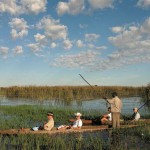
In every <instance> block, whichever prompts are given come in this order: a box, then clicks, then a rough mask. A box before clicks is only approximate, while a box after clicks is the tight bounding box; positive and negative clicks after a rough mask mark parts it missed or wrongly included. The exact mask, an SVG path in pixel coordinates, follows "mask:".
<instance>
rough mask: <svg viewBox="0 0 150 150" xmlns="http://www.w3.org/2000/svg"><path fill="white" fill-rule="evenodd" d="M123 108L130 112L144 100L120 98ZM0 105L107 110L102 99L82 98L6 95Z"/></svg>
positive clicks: (146, 109) (126, 112)
mask: <svg viewBox="0 0 150 150" xmlns="http://www.w3.org/2000/svg"><path fill="white" fill-rule="evenodd" d="M122 102H123V109H122V114H132V113H133V112H132V109H133V108H134V107H138V108H139V107H140V106H142V105H143V104H144V103H145V101H142V100H141V98H140V97H129V98H122ZM0 105H1V106H3V105H8V106H17V105H40V106H44V107H49V106H51V107H55V108H69V109H80V110H96V111H97V110H98V111H100V112H102V113H105V112H106V110H107V106H106V101H105V100H103V99H95V100H84V101H76V100H73V101H70V100H68V101H65V100H43V101H42V100H32V99H21V98H18V99H17V98H13V99H9V98H6V97H0ZM149 112H150V110H149V109H148V105H145V106H144V107H143V108H142V109H140V113H141V115H148V114H149Z"/></svg>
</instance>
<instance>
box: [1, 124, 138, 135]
mask: <svg viewBox="0 0 150 150" xmlns="http://www.w3.org/2000/svg"><path fill="white" fill-rule="evenodd" d="M136 126H138V125H122V126H121V127H120V128H133V127H136ZM111 129H112V128H108V126H107V125H101V126H82V128H81V129H67V130H56V129H54V130H52V131H44V130H38V131H32V130H31V129H30V128H27V129H9V130H0V135H18V134H49V135H54V134H69V133H70V134H71V133H84V132H96V131H104V130H111Z"/></svg>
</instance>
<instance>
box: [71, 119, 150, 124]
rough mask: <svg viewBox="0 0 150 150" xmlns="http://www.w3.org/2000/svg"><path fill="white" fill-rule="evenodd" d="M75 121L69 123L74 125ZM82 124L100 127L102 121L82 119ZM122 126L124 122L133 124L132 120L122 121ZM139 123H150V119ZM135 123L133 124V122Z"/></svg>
mask: <svg viewBox="0 0 150 150" xmlns="http://www.w3.org/2000/svg"><path fill="white" fill-rule="evenodd" d="M74 121H75V119H69V122H71V123H73V122H74ZM82 122H83V125H92V124H94V125H96V124H97V125H99V124H100V119H99V120H86V119H82ZM120 122H121V124H123V123H124V122H129V123H130V122H131V121H130V120H128V121H125V120H122V119H121V120H120ZM136 122H137V123H138V122H141V123H142V122H145V123H150V119H140V120H138V121H136ZM132 123H133V122H132Z"/></svg>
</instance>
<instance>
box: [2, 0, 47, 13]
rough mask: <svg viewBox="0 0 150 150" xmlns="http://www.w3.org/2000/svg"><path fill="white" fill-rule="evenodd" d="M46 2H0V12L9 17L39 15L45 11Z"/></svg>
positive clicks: (28, 0) (18, 0) (42, 0)
mask: <svg viewBox="0 0 150 150" xmlns="http://www.w3.org/2000/svg"><path fill="white" fill-rule="evenodd" d="M46 4H47V0H1V2H0V12H1V13H5V12H6V13H10V14H11V15H20V14H29V13H34V14H39V13H40V12H44V11H45V10H46Z"/></svg>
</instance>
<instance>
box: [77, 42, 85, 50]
mask: <svg viewBox="0 0 150 150" xmlns="http://www.w3.org/2000/svg"><path fill="white" fill-rule="evenodd" d="M76 46H77V47H79V48H82V47H84V46H85V45H84V44H83V42H82V41H81V40H77V42H76Z"/></svg>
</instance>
